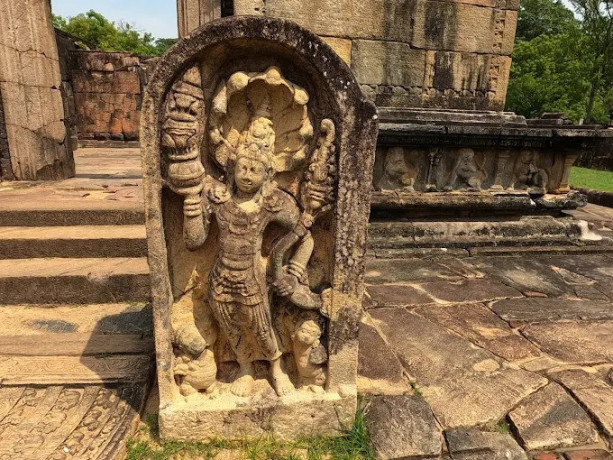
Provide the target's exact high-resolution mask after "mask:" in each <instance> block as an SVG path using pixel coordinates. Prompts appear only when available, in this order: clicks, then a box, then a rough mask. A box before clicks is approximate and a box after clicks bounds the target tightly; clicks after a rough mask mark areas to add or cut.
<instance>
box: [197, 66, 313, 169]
mask: <svg viewBox="0 0 613 460" xmlns="http://www.w3.org/2000/svg"><path fill="white" fill-rule="evenodd" d="M308 102H309V96H308V94H307V92H306V91H305V90H304V89H303V88H301V87H300V86H298V85H295V84H294V83H291V82H290V81H288V80H286V79H285V78H284V77H283V76H282V75H281V72H280V70H279V69H278V68H276V67H270V68H269V69H267V70H266V71H265V72H261V73H255V72H252V73H248V72H236V73H234V74H232V75H231V76H230V78H229V79H228V80H226V81H224V82H223V83H221V84H220V85H219V86H218V88H217V91H216V92H215V97H214V99H213V106H212V108H211V115H210V116H211V119H210V127H209V152H210V154H211V156H212V158H213V159H214V160H215V162H216V163H217V164H218V165H219V166H221V168H223V169H224V170H226V169H227V165H228V162H229V161H233V160H234V159H235V157H236V154H237V153H238V152H237V149H238V148H239V147H240V146H245V145H249V146H251V147H250V148H252V149H254V148H255V146H256V145H257V146H258V147H259V151H260V152H262V153H263V152H264V150H265V151H266V152H267V153H266V154H271V155H272V156H273V165H274V169H275V171H276V172H285V171H291V170H294V169H296V168H297V167H299V166H302V165H303V164H304V162H305V160H306V156H307V149H308V147H309V144H310V141H311V139H312V137H313V126H312V124H311V121H310V120H309V116H308V111H307V104H308ZM273 127H274V128H273Z"/></svg>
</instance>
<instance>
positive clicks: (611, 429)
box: [552, 369, 613, 438]
mask: <svg viewBox="0 0 613 460" xmlns="http://www.w3.org/2000/svg"><path fill="white" fill-rule="evenodd" d="M552 377H553V378H554V379H555V380H556V381H558V382H559V383H560V384H562V385H563V386H564V387H566V388H567V389H568V390H569V391H570V392H571V393H572V394H573V395H574V396H575V398H577V400H578V401H579V402H580V403H581V405H582V406H583V407H584V408H586V409H587V411H588V412H589V413H590V414H592V417H594V418H595V419H596V420H597V422H598V424H599V425H600V427H601V429H602V430H603V431H604V433H605V434H606V435H607V436H608V437H609V438H613V411H612V410H611V408H613V387H612V386H611V385H608V384H607V383H606V382H605V381H604V380H602V379H601V378H600V376H599V375H598V374H589V373H588V372H586V371H583V370H580V369H576V370H568V371H563V372H557V373H555V374H552Z"/></svg>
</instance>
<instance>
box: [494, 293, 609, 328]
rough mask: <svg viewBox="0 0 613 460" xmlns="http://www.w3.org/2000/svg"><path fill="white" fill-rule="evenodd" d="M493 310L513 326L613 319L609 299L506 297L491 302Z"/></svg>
mask: <svg viewBox="0 0 613 460" xmlns="http://www.w3.org/2000/svg"><path fill="white" fill-rule="evenodd" d="M492 310H493V311H494V312H495V313H496V314H497V315H499V316H500V317H501V318H502V319H504V320H505V321H507V322H509V323H510V324H511V325H512V326H514V327H517V326H521V325H523V324H527V323H543V322H554V321H560V320H583V321H598V320H607V319H611V320H613V302H612V301H610V300H609V301H594V300H575V299H556V298H545V299H542V298H531V299H528V298H522V299H509V300H499V301H497V302H494V304H493V305H492Z"/></svg>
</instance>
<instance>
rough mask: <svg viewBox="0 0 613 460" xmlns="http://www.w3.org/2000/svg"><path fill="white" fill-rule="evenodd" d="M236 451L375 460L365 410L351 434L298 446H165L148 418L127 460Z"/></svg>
mask: <svg viewBox="0 0 613 460" xmlns="http://www.w3.org/2000/svg"><path fill="white" fill-rule="evenodd" d="M226 449H229V450H234V451H238V452H240V453H241V458H244V459H248V460H303V459H308V460H359V459H366V460H372V459H374V455H373V452H372V450H371V447H370V442H369V438H368V433H367V430H366V424H365V422H364V410H363V409H360V410H359V411H358V413H357V415H356V419H355V423H354V424H353V426H352V428H351V430H350V431H349V432H348V433H347V434H346V435H345V436H341V437H334V438H333V437H315V438H310V439H305V440H301V441H296V442H280V441H276V440H275V439H274V438H272V437H269V438H262V439H260V440H257V441H223V440H217V441H210V442H207V443H199V442H189V443H188V442H164V441H160V440H159V437H158V424H157V417H155V416H149V417H147V418H146V419H145V420H144V423H142V424H141V427H140V429H139V432H138V433H137V435H136V436H134V437H133V438H131V439H129V440H128V442H127V450H128V451H127V456H126V458H127V460H170V459H214V458H215V456H216V455H217V454H218V453H219V452H221V451H222V450H226Z"/></svg>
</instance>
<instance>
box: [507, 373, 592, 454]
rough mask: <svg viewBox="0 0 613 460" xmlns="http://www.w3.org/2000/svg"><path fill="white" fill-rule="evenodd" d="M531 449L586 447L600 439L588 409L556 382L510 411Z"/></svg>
mask: <svg viewBox="0 0 613 460" xmlns="http://www.w3.org/2000/svg"><path fill="white" fill-rule="evenodd" d="M509 420H510V421H511V422H512V423H513V426H514V427H515V429H516V430H517V433H518V434H519V436H520V438H521V441H522V444H523V445H524V447H525V448H526V449H527V450H545V449H554V448H557V447H570V446H583V445H587V444H594V443H596V442H598V432H597V431H596V429H595V427H594V425H593V424H592V421H591V420H590V418H589V416H588V415H587V414H586V413H585V411H584V410H583V409H582V408H581V406H579V404H577V403H576V402H575V400H573V398H571V397H570V396H569V395H568V394H567V393H566V392H565V391H564V389H563V388H562V387H561V386H559V385H558V384H556V383H550V384H549V385H547V386H546V387H545V388H543V389H541V390H539V391H538V392H536V393H534V394H532V395H530V396H528V397H527V398H526V399H524V400H523V401H522V402H521V403H520V404H519V405H518V406H517V407H516V408H515V409H513V410H512V411H511V412H510V413H509Z"/></svg>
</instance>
